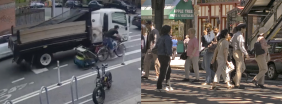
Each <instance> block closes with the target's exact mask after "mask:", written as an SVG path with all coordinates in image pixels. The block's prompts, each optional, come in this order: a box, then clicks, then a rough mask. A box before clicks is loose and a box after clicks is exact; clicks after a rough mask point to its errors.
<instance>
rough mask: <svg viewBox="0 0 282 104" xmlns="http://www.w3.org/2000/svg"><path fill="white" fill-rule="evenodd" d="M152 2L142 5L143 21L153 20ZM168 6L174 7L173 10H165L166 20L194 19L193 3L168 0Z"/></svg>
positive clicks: (166, 3) (182, 0)
mask: <svg viewBox="0 0 282 104" xmlns="http://www.w3.org/2000/svg"><path fill="white" fill-rule="evenodd" d="M150 5H151V0H146V1H145V3H144V4H143V5H142V7H143V9H142V10H141V18H142V19H152V9H151V8H150V7H151V6H150ZM165 5H166V6H173V7H172V8H171V9H166V8H165V9H164V19H193V18H194V12H193V11H194V10H193V6H192V1H190V0H188V2H184V0H166V2H165Z"/></svg>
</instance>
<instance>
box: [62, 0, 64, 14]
mask: <svg viewBox="0 0 282 104" xmlns="http://www.w3.org/2000/svg"><path fill="white" fill-rule="evenodd" d="M63 2H64V1H63V0H62V15H63V13H64V3H63Z"/></svg>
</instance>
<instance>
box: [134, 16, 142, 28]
mask: <svg viewBox="0 0 282 104" xmlns="http://www.w3.org/2000/svg"><path fill="white" fill-rule="evenodd" d="M132 25H135V26H137V27H138V28H139V29H141V15H140V14H139V15H137V16H134V17H133V20H132Z"/></svg>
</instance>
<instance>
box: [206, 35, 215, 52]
mask: <svg viewBox="0 0 282 104" xmlns="http://www.w3.org/2000/svg"><path fill="white" fill-rule="evenodd" d="M213 40H215V38H214V39H213ZM216 46H217V43H216V44H213V43H212V45H211V46H210V47H209V48H208V51H209V52H214V50H215V48H216Z"/></svg>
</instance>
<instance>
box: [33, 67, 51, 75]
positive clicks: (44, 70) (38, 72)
mask: <svg viewBox="0 0 282 104" xmlns="http://www.w3.org/2000/svg"><path fill="white" fill-rule="evenodd" d="M32 71H33V72H34V73H35V74H40V73H43V72H46V71H48V69H47V68H42V69H32Z"/></svg>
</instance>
